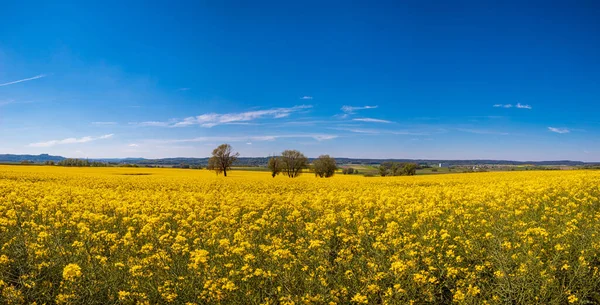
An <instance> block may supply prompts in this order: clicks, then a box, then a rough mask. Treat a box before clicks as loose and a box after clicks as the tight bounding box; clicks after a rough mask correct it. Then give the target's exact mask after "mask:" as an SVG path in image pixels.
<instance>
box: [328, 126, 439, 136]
mask: <svg viewBox="0 0 600 305" xmlns="http://www.w3.org/2000/svg"><path fill="white" fill-rule="evenodd" d="M331 129H335V130H341V131H348V132H352V133H360V134H369V135H407V136H429V135H432V134H437V133H443V132H445V130H443V129H432V130H408V129H406V130H402V129H396V130H389V129H375V128H353V127H336V128H331Z"/></svg>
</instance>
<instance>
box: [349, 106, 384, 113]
mask: <svg viewBox="0 0 600 305" xmlns="http://www.w3.org/2000/svg"><path fill="white" fill-rule="evenodd" d="M377 107H378V106H377V105H375V106H362V107H354V106H346V105H344V106H342V108H341V109H342V111H343V112H345V113H349V114H352V113H354V112H356V110H364V109H375V108H377Z"/></svg>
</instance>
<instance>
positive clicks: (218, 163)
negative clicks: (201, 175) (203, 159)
mask: <svg viewBox="0 0 600 305" xmlns="http://www.w3.org/2000/svg"><path fill="white" fill-rule="evenodd" d="M239 155H240V153H237V152H236V153H233V151H232V149H231V145H229V144H221V145H219V147H217V148H215V149H214V150H213V152H212V157H210V159H208V166H207V168H208V169H209V170H214V171H215V172H216V173H217V175H219V174H220V173H223V175H224V176H225V177H227V170H230V169H231V166H232V165H233V163H235V162H236V161H237V158H238V157H239Z"/></svg>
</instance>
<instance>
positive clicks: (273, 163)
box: [267, 156, 283, 178]
mask: <svg viewBox="0 0 600 305" xmlns="http://www.w3.org/2000/svg"><path fill="white" fill-rule="evenodd" d="M282 165H283V161H282V160H281V157H277V156H275V157H271V158H269V163H268V164H267V167H268V168H269V170H270V171H271V176H273V178H275V176H277V175H279V173H281V167H282Z"/></svg>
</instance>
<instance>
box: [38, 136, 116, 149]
mask: <svg viewBox="0 0 600 305" xmlns="http://www.w3.org/2000/svg"><path fill="white" fill-rule="evenodd" d="M113 136H114V134H112V133H111V134H107V135H103V136H99V137H90V136H87V137H83V138H66V139H63V140H51V141H46V142H38V143H31V144H29V147H52V146H55V145H63V144H76V143H87V142H92V141H96V140H104V139H110V138H112V137H113Z"/></svg>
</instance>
